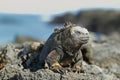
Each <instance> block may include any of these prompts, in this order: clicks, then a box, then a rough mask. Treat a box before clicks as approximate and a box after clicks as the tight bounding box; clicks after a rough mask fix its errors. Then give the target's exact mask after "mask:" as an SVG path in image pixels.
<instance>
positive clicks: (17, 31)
mask: <svg viewBox="0 0 120 80" xmlns="http://www.w3.org/2000/svg"><path fill="white" fill-rule="evenodd" d="M54 27H55V26H54V25H51V24H49V23H47V22H43V21H42V20H41V17H40V16H39V15H30V14H0V44H2V43H6V42H12V41H14V39H15V37H16V36H17V35H21V36H22V35H23V36H32V37H35V38H38V39H43V40H46V39H47V38H48V37H49V36H50V34H51V33H52V32H53V30H54Z"/></svg>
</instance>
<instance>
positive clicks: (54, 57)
mask: <svg viewBox="0 0 120 80" xmlns="http://www.w3.org/2000/svg"><path fill="white" fill-rule="evenodd" d="M88 40H89V32H88V30H87V29H85V28H83V27H80V26H75V25H74V24H72V23H71V22H67V23H65V25H64V27H63V28H61V29H58V28H57V29H55V31H54V32H53V33H52V34H51V36H50V37H49V38H48V40H47V41H46V43H45V44H44V47H43V49H42V51H41V53H40V56H39V62H40V64H41V65H43V66H46V65H47V66H48V67H49V68H50V69H51V70H53V71H58V70H59V69H62V68H63V67H70V68H71V69H72V70H75V71H79V70H80V69H81V66H82V61H83V56H82V53H81V48H82V45H84V44H86V43H88ZM83 51H85V50H84V47H83ZM83 55H84V54H83ZM86 59H87V58H86ZM88 61H89V59H88Z"/></svg>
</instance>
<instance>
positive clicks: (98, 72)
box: [0, 43, 120, 80]
mask: <svg viewBox="0 0 120 80" xmlns="http://www.w3.org/2000/svg"><path fill="white" fill-rule="evenodd" d="M108 44H109V45H112V43H106V44H102V45H100V44H96V45H95V46H96V48H95V50H96V51H95V50H94V52H99V49H100V51H101V54H99V53H100V52H99V53H98V54H97V53H94V56H95V58H94V59H95V60H96V61H98V62H99V61H100V60H101V59H103V57H104V56H102V55H105V57H107V56H109V57H110V56H112V54H111V55H109V54H108V53H106V52H107V51H105V50H106V49H103V48H101V47H103V46H104V47H106V46H109V45H108ZM21 45H22V44H21ZM24 45H25V44H24ZM116 45H117V46H115V45H112V49H114V50H115V51H116V53H114V56H115V55H116V56H118V55H117V54H119V53H117V52H119V50H117V49H119V45H118V44H116ZM17 46H18V45H16V44H8V45H7V50H8V52H7V57H8V60H9V61H8V63H7V64H6V65H5V67H4V68H3V69H1V70H0V80H8V79H9V80H119V79H120V78H119V77H118V76H119V65H118V64H117V63H116V62H117V61H116V62H113V63H114V64H113V63H112V62H111V63H112V66H108V68H105V67H104V66H103V68H102V67H101V68H100V67H99V66H97V65H89V64H87V63H85V62H83V66H82V68H83V71H82V72H80V73H75V72H68V73H66V74H59V73H54V72H53V71H51V70H49V69H38V70H36V71H31V70H30V68H27V69H25V68H24V67H23V65H22V64H21V62H22V60H21V59H19V58H18V57H17V55H18V54H19V53H20V51H21V50H23V49H18V48H16V47H17ZM19 46H20V45H19ZM113 47H114V48H113ZM2 48H4V47H2ZM98 48H99V49H98ZM109 48H110V47H108V48H107V49H109ZM116 48H117V49H116ZM101 49H102V50H103V51H102V50H101ZM110 49H111V48H110ZM0 50H2V49H0ZM114 50H111V51H110V52H112V51H114ZM102 52H104V54H103V53H102ZM105 53H106V54H105ZM101 56H102V57H101ZM118 57H119V56H118ZM113 59H114V58H113ZM103 60H104V61H105V59H103ZM101 61H102V60H101ZM104 61H102V62H104ZM110 61H111V59H110ZM102 62H101V63H102ZM105 62H106V61H105ZM118 62H119V59H118ZM115 64H116V65H115ZM34 65H37V63H34ZM35 67H36V66H33V67H31V68H35ZM114 73H115V74H114ZM116 74H118V76H116ZM117 77H118V78H117Z"/></svg>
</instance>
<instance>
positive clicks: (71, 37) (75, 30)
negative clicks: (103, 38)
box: [62, 23, 89, 49]
mask: <svg viewBox="0 0 120 80" xmlns="http://www.w3.org/2000/svg"><path fill="white" fill-rule="evenodd" d="M62 33H63V34H62V37H63V38H62V40H63V41H62V42H63V45H64V47H66V48H69V47H70V49H71V48H75V47H80V46H81V45H82V44H85V43H87V42H88V40H89V32H88V30H87V29H86V28H83V27H80V26H75V25H74V24H72V23H66V24H65V25H64V29H63V31H62Z"/></svg>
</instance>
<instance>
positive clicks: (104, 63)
mask: <svg viewBox="0 0 120 80" xmlns="http://www.w3.org/2000/svg"><path fill="white" fill-rule="evenodd" d="M93 58H94V61H95V63H96V65H98V66H100V67H102V68H105V69H107V70H108V72H111V73H114V74H115V75H116V76H117V77H119V78H120V63H119V62H120V44H119V42H117V41H113V40H108V41H107V42H106V43H103V44H94V47H93Z"/></svg>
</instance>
